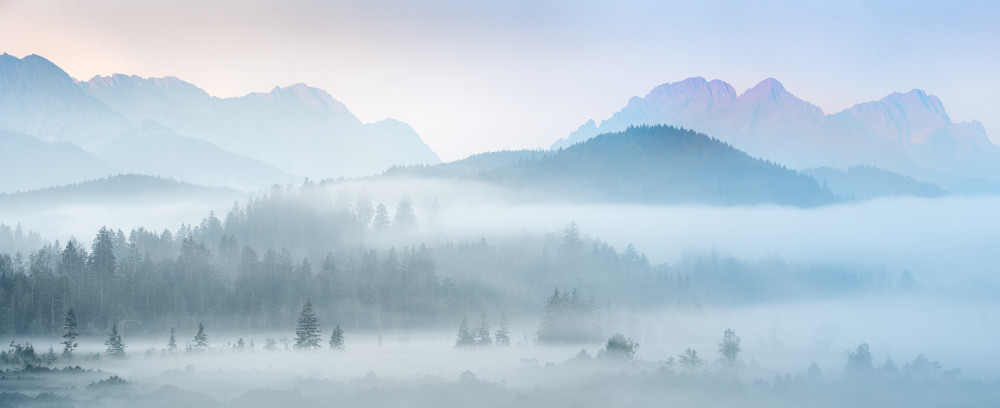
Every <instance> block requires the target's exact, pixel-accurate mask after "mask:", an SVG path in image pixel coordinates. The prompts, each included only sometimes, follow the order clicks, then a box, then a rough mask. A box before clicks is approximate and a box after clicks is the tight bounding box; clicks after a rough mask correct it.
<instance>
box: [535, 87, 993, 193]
mask: <svg viewBox="0 0 1000 408" xmlns="http://www.w3.org/2000/svg"><path fill="white" fill-rule="evenodd" d="M654 124H668V125H672V126H680V127H684V128H689V129H693V130H696V131H698V132H703V133H706V134H708V135H710V136H712V137H714V138H718V139H719V140H722V141H725V142H727V143H730V144H732V145H733V146H735V147H737V148H739V149H741V150H744V151H746V152H747V153H749V154H751V155H754V156H757V157H765V158H768V159H771V160H774V161H777V162H779V163H782V164H785V165H788V166H790V167H792V168H796V169H807V168H817V167H835V168H841V169H847V168H849V167H852V166H857V165H866V166H874V167H877V168H881V169H886V170H891V171H894V172H899V173H903V174H905V175H908V176H911V177H914V178H915V179H918V180H922V181H930V182H933V183H936V184H939V185H942V186H946V187H948V186H952V185H955V184H958V183H961V182H962V181H963V180H965V179H970V178H981V177H985V178H987V179H990V180H992V181H993V182H1000V147H998V146H996V145H994V144H992V143H991V142H990V140H989V138H988V137H987V135H986V131H985V129H984V128H983V126H982V125H981V124H980V123H979V122H975V121H973V122H964V123H954V122H952V121H951V119H950V118H949V117H948V114H947V112H946V111H945V109H944V106H943V105H942V103H941V101H940V100H939V99H938V98H937V97H935V96H933V95H928V94H927V93H925V92H923V91H921V90H912V91H910V92H906V93H894V94H891V95H889V96H886V97H885V98H883V99H881V100H878V101H873V102H866V103H861V104H857V105H854V106H853V107H851V108H849V109H846V110H844V111H842V112H838V113H835V114H829V115H828V114H824V112H823V110H822V109H820V108H819V107H818V106H816V105H813V104H811V103H809V102H806V101H804V100H802V99H799V98H798V97H796V96H795V95H792V94H791V93H790V92H788V91H787V90H786V89H785V87H784V86H783V85H782V84H781V83H780V82H778V81H777V80H775V79H773V78H768V79H765V80H764V81H761V82H760V83H758V84H757V85H755V86H754V87H752V88H750V89H749V90H747V91H746V92H743V93H742V94H739V93H737V92H736V90H735V89H734V88H733V86H732V85H730V84H728V83H726V82H724V81H721V80H712V81H707V80H705V79H704V78H700V77H698V78H689V79H686V80H683V81H680V82H674V83H668V84H663V85H660V86H657V87H655V88H653V90H651V91H650V92H649V93H648V94H647V95H646V96H645V97H641V98H640V97H633V98H632V99H630V100H629V101H628V104H627V105H626V106H625V107H624V108H622V109H621V110H620V111H618V112H617V113H615V114H613V115H612V116H611V117H610V118H608V119H605V120H603V121H601V123H600V124H597V123H596V122H595V121H593V120H590V121H588V122H587V123H585V124H583V125H581V126H580V127H579V128H578V129H577V130H576V131H574V132H573V133H571V134H570V135H569V137H568V138H565V139H561V140H559V141H557V142H556V143H555V144H553V145H552V149H559V148H564V147H567V146H570V145H572V144H575V143H579V142H581V141H584V140H587V139H589V138H591V137H594V136H596V135H598V134H601V133H608V132H619V131H622V130H624V129H626V128H628V127H629V126H632V125H654Z"/></svg>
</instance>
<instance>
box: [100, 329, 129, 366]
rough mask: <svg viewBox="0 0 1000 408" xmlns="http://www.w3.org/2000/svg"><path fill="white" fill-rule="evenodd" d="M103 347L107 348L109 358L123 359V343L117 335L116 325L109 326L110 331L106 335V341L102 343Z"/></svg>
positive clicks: (119, 335)
mask: <svg viewBox="0 0 1000 408" xmlns="http://www.w3.org/2000/svg"><path fill="white" fill-rule="evenodd" d="M104 345H106V346H108V349H107V353H108V355H109V356H111V357H115V358H125V341H124V340H122V336H121V334H119V333H118V325H117V324H116V325H114V326H111V331H110V332H109V333H108V340H107V341H105V342H104Z"/></svg>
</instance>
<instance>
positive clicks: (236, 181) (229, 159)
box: [95, 120, 302, 191]
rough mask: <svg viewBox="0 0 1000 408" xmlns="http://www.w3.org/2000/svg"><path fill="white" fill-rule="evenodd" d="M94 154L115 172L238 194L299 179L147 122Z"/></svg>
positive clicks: (266, 164)
mask: <svg viewBox="0 0 1000 408" xmlns="http://www.w3.org/2000/svg"><path fill="white" fill-rule="evenodd" d="M95 152H96V154H97V155H98V156H100V157H101V158H103V159H104V160H106V161H107V162H109V163H111V164H113V165H115V166H116V167H118V168H119V169H126V170H128V171H132V172H136V173H140V174H155V175H158V176H161V177H169V178H174V179H177V180H180V181H186V182H189V183H195V184H202V185H210V186H228V187H232V188H237V189H241V190H244V191H252V190H256V189H259V188H263V187H268V186H271V185H273V184H275V183H278V184H288V183H294V182H301V181H302V178H301V177H295V176H292V175H290V174H288V173H286V172H284V171H282V170H281V169H279V168H277V167H275V166H273V165H271V164H268V163H264V162H261V161H259V160H255V159H251V158H249V157H244V156H240V155H237V154H235V153H230V152H228V151H225V150H223V149H221V148H219V147H218V146H215V145H213V144H211V143H209V142H206V141H204V140H201V139H195V138H191V137H184V136H181V135H178V134H176V133H174V132H173V131H172V130H171V129H170V128H167V127H165V126H163V125H160V124H159V123H156V122H153V121H148V120H147V121H145V122H143V124H142V126H141V127H139V128H138V129H134V130H130V131H128V132H125V133H124V134H122V135H121V136H119V137H117V138H114V139H111V140H110V141H108V142H107V143H106V144H105V145H103V146H102V147H100V148H98V149H97V150H96V151H95Z"/></svg>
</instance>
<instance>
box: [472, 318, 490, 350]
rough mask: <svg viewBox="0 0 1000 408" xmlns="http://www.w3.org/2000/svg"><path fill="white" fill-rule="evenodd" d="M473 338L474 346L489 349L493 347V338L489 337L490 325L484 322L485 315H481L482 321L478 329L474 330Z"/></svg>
mask: <svg viewBox="0 0 1000 408" xmlns="http://www.w3.org/2000/svg"><path fill="white" fill-rule="evenodd" d="M473 337H474V338H475V343H476V346H479V347H490V346H492V345H493V338H492V336H491V335H490V324H489V323H488V322H487V321H486V313H483V319H482V321H480V323H479V327H477V328H476V332H475V333H474V335H473Z"/></svg>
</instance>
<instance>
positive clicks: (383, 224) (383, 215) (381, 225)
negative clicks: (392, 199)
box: [372, 203, 389, 231]
mask: <svg viewBox="0 0 1000 408" xmlns="http://www.w3.org/2000/svg"><path fill="white" fill-rule="evenodd" d="M388 227H389V210H388V209H387V208H385V204H382V203H378V207H376V208H375V219H374V220H372V229H374V230H375V231H384V230H385V229H386V228H388Z"/></svg>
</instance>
